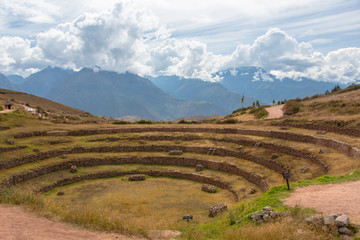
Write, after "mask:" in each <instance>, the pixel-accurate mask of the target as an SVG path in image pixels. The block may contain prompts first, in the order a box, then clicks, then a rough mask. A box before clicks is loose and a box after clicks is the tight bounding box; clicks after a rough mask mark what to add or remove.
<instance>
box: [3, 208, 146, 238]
mask: <svg viewBox="0 0 360 240" xmlns="http://www.w3.org/2000/svg"><path fill="white" fill-rule="evenodd" d="M0 223H1V224H0V239H2V240H35V239H36V240H37V239H42V240H64V239H66V240H82V239H84V240H85V239H86V240H88V239H91V240H115V239H117V240H136V239H141V238H139V237H129V236H125V235H120V234H111V233H102V232H95V231H89V230H83V229H79V228H74V227H72V226H70V225H68V224H64V223H60V222H53V221H50V220H48V219H46V218H42V217H38V216H36V215H35V214H34V213H30V212H27V211H25V210H23V209H22V208H20V207H13V206H3V205H0Z"/></svg>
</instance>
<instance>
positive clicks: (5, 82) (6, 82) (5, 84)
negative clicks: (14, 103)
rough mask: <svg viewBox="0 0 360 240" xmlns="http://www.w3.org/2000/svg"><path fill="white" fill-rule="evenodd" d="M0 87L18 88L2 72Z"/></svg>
mask: <svg viewBox="0 0 360 240" xmlns="http://www.w3.org/2000/svg"><path fill="white" fill-rule="evenodd" d="M0 88H6V89H10V90H18V87H17V86H16V85H15V84H13V83H12V82H10V81H9V79H7V78H6V77H5V76H4V75H3V74H1V73H0Z"/></svg>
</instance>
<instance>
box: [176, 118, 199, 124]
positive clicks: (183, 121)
mask: <svg viewBox="0 0 360 240" xmlns="http://www.w3.org/2000/svg"><path fill="white" fill-rule="evenodd" d="M178 123H179V124H197V123H199V122H198V121H187V120H185V119H181V120H180V121H179V122H178Z"/></svg>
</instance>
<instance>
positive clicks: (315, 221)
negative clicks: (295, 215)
mask: <svg viewBox="0 0 360 240" xmlns="http://www.w3.org/2000/svg"><path fill="white" fill-rule="evenodd" d="M305 221H306V222H307V223H308V224H311V225H314V226H320V227H321V226H322V228H323V230H324V232H326V233H328V232H333V233H338V234H340V236H341V238H342V239H352V237H351V236H353V235H354V232H353V231H352V228H350V219H349V217H348V216H346V215H343V214H330V215H329V216H327V217H325V218H323V217H322V216H321V215H320V214H315V215H314V216H311V217H309V218H306V219H305Z"/></svg>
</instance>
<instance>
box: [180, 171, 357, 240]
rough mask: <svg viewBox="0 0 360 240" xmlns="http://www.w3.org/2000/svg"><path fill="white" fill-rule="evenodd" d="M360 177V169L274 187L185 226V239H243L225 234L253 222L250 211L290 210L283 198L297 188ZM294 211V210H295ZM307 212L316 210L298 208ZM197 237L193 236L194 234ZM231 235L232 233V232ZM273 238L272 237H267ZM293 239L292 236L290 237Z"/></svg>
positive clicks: (353, 179)
mask: <svg viewBox="0 0 360 240" xmlns="http://www.w3.org/2000/svg"><path fill="white" fill-rule="evenodd" d="M359 179H360V171H356V172H353V173H350V174H347V175H344V176H327V175H324V176H322V177H319V178H316V179H314V180H306V181H298V182H295V183H291V184H290V187H291V190H290V191H288V190H287V187H286V185H282V186H276V187H272V188H271V189H270V190H269V191H268V192H266V193H264V194H262V195H261V196H259V197H258V198H256V199H254V200H251V201H248V202H245V203H239V204H237V205H235V206H234V207H233V208H232V209H230V210H229V211H228V213H224V214H223V215H222V216H221V217H220V218H219V219H217V220H215V221H214V222H211V223H208V224H201V225H198V226H193V227H192V228H188V229H187V228H184V229H182V231H184V236H187V238H185V239H242V238H233V237H230V238H226V237H224V236H229V233H231V232H232V231H234V228H238V227H239V226H245V225H247V224H249V222H251V220H250V218H249V217H248V214H249V213H253V212H256V211H260V210H261V209H262V208H263V207H265V206H272V207H273V208H274V209H275V210H276V211H288V210H291V209H292V208H290V207H287V206H285V205H283V203H282V201H281V199H284V198H286V197H288V196H289V195H290V194H291V193H292V192H294V191H295V189H296V188H299V187H306V186H309V185H321V184H334V183H341V182H347V181H355V180H359ZM293 211H294V210H293ZM297 211H302V212H306V213H311V212H314V211H312V210H309V209H304V210H297ZM236 218H242V220H241V221H240V222H239V223H237V224H235V225H231V223H233V220H234V219H236ZM193 235H194V236H196V237H197V238H193V237H192V236H193ZM230 235H231V234H230ZM266 239H269V240H270V239H271V238H266ZM289 239H292V238H289Z"/></svg>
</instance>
